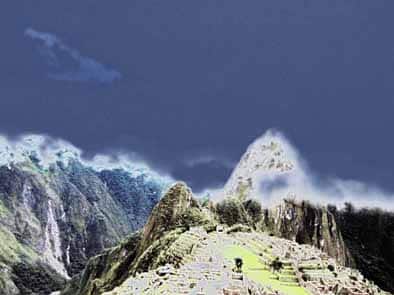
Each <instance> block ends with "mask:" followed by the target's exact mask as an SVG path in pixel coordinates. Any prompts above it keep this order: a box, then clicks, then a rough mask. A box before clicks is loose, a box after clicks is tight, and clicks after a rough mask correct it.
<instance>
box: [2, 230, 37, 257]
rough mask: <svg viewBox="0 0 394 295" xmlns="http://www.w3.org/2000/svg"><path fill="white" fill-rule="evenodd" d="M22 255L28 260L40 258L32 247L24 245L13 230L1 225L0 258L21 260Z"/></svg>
mask: <svg viewBox="0 0 394 295" xmlns="http://www.w3.org/2000/svg"><path fill="white" fill-rule="evenodd" d="M22 257H24V259H26V260H28V261H34V260H36V259H37V258H38V256H37V254H36V253H35V252H34V251H33V250H32V249H31V248H30V247H28V246H24V245H22V244H21V243H19V242H18V241H17V239H16V238H15V236H14V235H13V234H12V233H11V232H9V231H8V230H7V229H5V228H1V227H0V259H1V260H5V261H6V262H19V261H20V259H21V258H22Z"/></svg>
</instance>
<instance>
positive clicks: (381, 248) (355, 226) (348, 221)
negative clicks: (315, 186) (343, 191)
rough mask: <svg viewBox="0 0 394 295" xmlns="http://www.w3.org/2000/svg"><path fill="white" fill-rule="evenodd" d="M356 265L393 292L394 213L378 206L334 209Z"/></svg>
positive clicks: (366, 275)
mask: <svg viewBox="0 0 394 295" xmlns="http://www.w3.org/2000/svg"><path fill="white" fill-rule="evenodd" d="M331 210H332V211H333V214H334V215H335V217H336V220H337V223H338V227H339V228H340V230H341V232H342V235H343V239H344V241H345V244H346V246H347V247H348V249H349V251H350V253H351V255H352V257H353V258H354V262H355V267H357V269H359V270H360V271H361V273H362V274H363V275H364V276H365V277H367V278H369V279H370V280H373V281H374V282H375V283H376V284H378V285H379V286H380V287H381V288H382V289H384V290H387V291H390V292H393V293H394V214H393V213H388V212H383V211H381V210H377V209H370V210H367V209H363V210H354V209H352V207H351V206H350V205H348V206H347V208H345V209H344V210H340V211H337V210H335V209H334V208H331Z"/></svg>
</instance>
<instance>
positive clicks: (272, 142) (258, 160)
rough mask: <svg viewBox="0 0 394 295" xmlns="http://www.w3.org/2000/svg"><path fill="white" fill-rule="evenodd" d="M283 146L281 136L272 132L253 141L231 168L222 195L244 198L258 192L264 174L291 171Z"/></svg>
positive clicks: (290, 163) (291, 164) (292, 165)
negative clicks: (233, 167) (232, 168)
mask: <svg viewBox="0 0 394 295" xmlns="http://www.w3.org/2000/svg"><path fill="white" fill-rule="evenodd" d="M285 146H286V144H285V143H284V142H283V141H282V140H281V138H280V137H279V136H276V135H274V134H272V133H269V134H267V135H264V136H262V137H261V138H259V139H257V140H256V141H254V142H253V143H252V144H251V145H250V146H249V147H248V149H247V150H246V152H245V153H244V155H243V156H242V157H241V160H240V161H239V163H238V164H237V166H236V167H235V169H234V170H233V173H232V174H231V176H230V178H229V180H228V181H227V183H226V185H225V186H224V189H223V196H224V197H228V196H231V197H239V198H240V199H241V200H245V199H247V198H248V197H250V196H252V195H256V193H258V189H259V183H260V180H261V179H262V177H264V175H266V174H273V173H286V172H289V171H291V170H292V169H293V167H294V163H292V162H291V161H290V160H289V158H288V156H289V155H287V153H286V150H285Z"/></svg>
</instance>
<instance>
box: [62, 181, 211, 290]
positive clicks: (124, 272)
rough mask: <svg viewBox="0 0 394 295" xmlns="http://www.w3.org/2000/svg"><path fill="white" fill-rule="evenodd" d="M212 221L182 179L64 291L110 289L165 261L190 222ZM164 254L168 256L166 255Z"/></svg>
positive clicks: (95, 258) (90, 262)
mask: <svg viewBox="0 0 394 295" xmlns="http://www.w3.org/2000/svg"><path fill="white" fill-rule="evenodd" d="M210 223H214V221H213V220H211V218H210V216H209V214H206V213H205V212H204V210H203V209H202V208H201V206H200V204H199V203H198V201H196V200H195V199H194V198H193V194H192V192H191V190H190V188H188V187H187V186H186V184H184V183H176V184H174V185H173V186H172V187H170V188H169V190H168V191H167V193H166V194H165V195H164V196H163V198H162V199H161V200H160V202H159V203H158V204H157V205H156V206H155V207H154V209H153V210H152V213H151V215H150V217H149V219H148V221H147V223H146V224H145V226H144V228H143V229H142V231H141V232H140V233H136V234H135V235H133V236H132V237H130V238H128V239H126V240H125V242H123V243H122V244H121V245H119V246H117V247H115V248H111V249H109V250H106V251H105V252H104V253H102V254H100V255H98V256H95V257H93V258H92V259H90V260H89V263H88V264H87V266H86V268H85V270H84V271H83V273H82V274H81V276H79V277H76V278H75V279H74V280H73V281H72V282H71V283H70V284H69V285H68V287H67V288H66V289H65V290H64V292H63V293H62V294H63V295H98V294H102V292H104V291H108V290H111V289H113V288H114V287H116V286H118V285H119V284H121V283H122V282H123V281H124V280H125V279H126V278H127V277H129V276H131V275H135V274H136V273H137V272H142V271H148V270H150V269H152V268H156V267H158V266H160V265H164V264H165V263H166V262H167V261H166V260H165V259H164V260H163V259H162V257H163V255H165V253H166V251H167V250H168V249H169V248H170V246H171V245H172V244H173V243H174V242H175V241H177V239H178V238H179V237H180V236H181V234H182V233H183V232H185V231H187V230H188V229H189V228H190V227H192V226H197V225H201V226H204V225H209V224H210ZM166 257H167V256H166Z"/></svg>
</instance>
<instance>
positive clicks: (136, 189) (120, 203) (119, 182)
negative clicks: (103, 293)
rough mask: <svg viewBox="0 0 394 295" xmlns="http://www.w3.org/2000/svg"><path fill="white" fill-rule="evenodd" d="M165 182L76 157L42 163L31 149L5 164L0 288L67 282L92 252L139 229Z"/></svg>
mask: <svg viewBox="0 0 394 295" xmlns="http://www.w3.org/2000/svg"><path fill="white" fill-rule="evenodd" d="M162 189H163V185H162V184H161V183H159V182H155V181H154V180H152V179H148V178H146V177H145V176H144V175H138V176H134V175H132V174H131V173H130V172H128V171H125V170H122V169H108V170H101V171H99V170H95V169H94V168H92V167H89V166H87V165H85V164H83V163H82V162H79V161H78V160H77V159H75V160H70V161H69V162H68V163H63V162H53V163H51V165H49V166H48V167H43V166H42V165H40V163H39V162H38V161H37V160H36V159H35V158H34V157H28V156H26V157H25V158H24V159H23V161H19V162H17V163H9V164H8V165H2V166H0V238H1V243H0V263H1V265H2V267H3V269H4V271H2V272H0V286H1V287H2V288H1V289H2V291H0V294H1V292H4V294H7V295H12V294H33V293H34V294H49V293H50V292H51V291H54V290H59V289H61V288H63V286H64V283H65V280H66V279H69V278H70V277H71V276H73V275H75V274H77V273H79V272H80V271H82V270H83V268H84V267H85V265H86V262H87V260H88V259H89V257H92V256H94V255H97V254H98V253H100V252H101V251H103V249H104V248H107V247H111V246H114V245H116V244H117V243H118V242H119V241H121V240H122V239H123V238H124V237H125V236H127V235H128V234H129V233H131V232H133V231H136V230H138V229H140V228H141V227H142V225H143V224H144V223H145V221H146V220H147V218H148V216H149V214H150V211H151V210H152V208H153V207H154V205H155V204H156V203H157V202H158V200H159V198H160V195H161V191H162ZM22 270H23V271H22ZM28 273H30V274H31V275H26V274H28ZM31 277H34V278H36V281H39V282H41V284H36V285H34V286H32V282H31V281H29V278H31ZM29 286H30V287H32V288H33V289H29ZM32 292H33V293H32Z"/></svg>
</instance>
